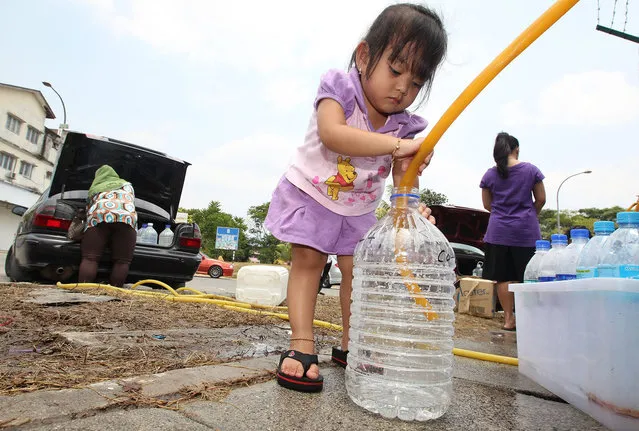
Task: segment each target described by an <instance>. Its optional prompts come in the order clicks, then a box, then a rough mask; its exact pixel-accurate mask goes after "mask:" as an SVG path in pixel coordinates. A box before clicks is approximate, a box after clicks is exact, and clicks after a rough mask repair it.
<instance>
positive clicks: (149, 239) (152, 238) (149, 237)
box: [142, 223, 158, 245]
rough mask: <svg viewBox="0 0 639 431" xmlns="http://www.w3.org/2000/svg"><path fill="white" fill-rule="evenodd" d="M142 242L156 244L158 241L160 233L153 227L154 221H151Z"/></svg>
mask: <svg viewBox="0 0 639 431" xmlns="http://www.w3.org/2000/svg"><path fill="white" fill-rule="evenodd" d="M142 242H143V243H144V244H150V245H155V244H157V243H158V233H157V232H156V231H155V228H154V227H153V223H149V224H148V225H147V227H146V229H145V230H144V233H143V234H142Z"/></svg>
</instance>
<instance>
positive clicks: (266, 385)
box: [0, 346, 605, 431]
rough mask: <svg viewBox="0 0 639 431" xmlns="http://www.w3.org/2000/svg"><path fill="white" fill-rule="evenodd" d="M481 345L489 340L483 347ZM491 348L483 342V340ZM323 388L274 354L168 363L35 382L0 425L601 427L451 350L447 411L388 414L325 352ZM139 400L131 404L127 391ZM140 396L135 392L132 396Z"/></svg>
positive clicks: (8, 403) (501, 368)
mask: <svg viewBox="0 0 639 431" xmlns="http://www.w3.org/2000/svg"><path fill="white" fill-rule="evenodd" d="M484 347H489V346H484ZM488 350H490V349H488ZM321 358H322V364H321V369H322V374H323V375H324V379H325V383H324V385H325V386H324V390H323V391H322V392H321V393H319V394H300V393H296V392H293V391H290V390H287V389H283V388H281V387H279V386H278V385H277V384H276V382H275V381H274V380H273V378H272V371H273V370H274V368H275V366H276V363H277V356H270V357H266V358H259V359H250V360H244V361H239V362H235V363H228V364H223V365H216V366H207V367H198V368H190V369H183V370H175V371H170V372H166V373H161V374H156V375H150V376H140V377H134V378H128V379H122V380H119V381H111V382H102V383H98V384H94V385H91V386H89V387H88V388H84V389H70V390H62V391H39V392H34V393H29V394H22V395H17V396H13V397H0V428H2V427H3V426H4V427H8V428H9V429H18V430H23V429H24V430H27V429H35V430H104V429H113V430H130V429H136V430H153V431H156V430H159V429H161V430H182V429H192V430H210V429H214V430H234V431H237V430H255V429H261V430H317V431H329V430H343V429H354V430H373V431H374V430H390V429H392V430H399V431H403V430H407V431H410V430H421V429H428V430H449V429H463V430H475V429H476V430H488V429H489V430H603V429H605V428H604V427H602V426H600V425H598V424H597V423H596V422H595V421H594V420H593V419H591V418H589V417H588V416H586V415H585V414H583V413H581V412H580V411H578V410H576V409H574V408H573V407H571V406H570V405H569V404H566V403H564V402H562V401H561V400H559V399H558V398H557V397H555V396H554V395H552V394H551V393H549V392H547V391H546V390H544V389H543V388H541V387H540V386H538V385H536V384H535V383H534V382H532V381H530V380H528V379H527V378H526V377H524V376H522V375H520V374H519V373H518V371H517V368H516V367H513V366H509V365H500V364H494V363H489V362H483V361H477V360H473V359H466V358H456V359H455V368H454V380H453V387H454V397H453V404H452V406H451V408H450V409H449V411H448V412H447V413H446V414H445V415H444V416H443V417H442V418H440V419H438V420H435V421H430V422H426V423H418V422H402V421H399V420H387V419H383V418H381V417H380V416H377V415H374V414H371V413H368V412H367V411H365V410H363V409H361V408H360V407H358V406H356V405H355V404H354V403H353V402H352V401H350V399H349V398H348V396H347V394H346V391H345V388H344V370H342V369H341V368H338V367H334V366H332V365H331V364H330V363H329V362H328V360H329V357H328V356H327V355H324V356H322V357H321ZM246 378H254V379H261V380H263V379H269V380H268V381H266V382H263V383H255V384H248V385H241V386H239V387H237V385H236V387H235V389H233V390H231V391H230V393H228V395H226V396H225V397H224V398H223V399H221V400H220V401H206V400H197V399H195V400H190V401H186V402H182V403H179V404H177V405H174V406H172V407H174V408H177V410H167V409H160V408H149V405H153V401H154V400H155V401H157V400H171V399H176V398H178V397H180V394H179V393H180V390H182V389H183V388H184V387H196V386H198V385H202V384H206V385H208V386H209V387H211V386H214V385H217V387H221V385H223V384H224V383H229V382H233V381H236V382H237V381H238V379H246ZM133 399H135V400H137V404H138V406H139V408H136V406H135V403H134V404H131V403H130V402H129V401H130V400H133ZM140 400H142V401H140Z"/></svg>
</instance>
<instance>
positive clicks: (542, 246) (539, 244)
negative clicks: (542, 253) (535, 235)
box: [535, 239, 550, 250]
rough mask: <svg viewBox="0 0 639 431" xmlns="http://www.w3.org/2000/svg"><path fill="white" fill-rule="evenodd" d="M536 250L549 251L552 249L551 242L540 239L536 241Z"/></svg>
mask: <svg viewBox="0 0 639 431" xmlns="http://www.w3.org/2000/svg"><path fill="white" fill-rule="evenodd" d="M535 248H536V249H537V250H548V249H550V242H549V241H546V240H545V239H539V240H537V241H535Z"/></svg>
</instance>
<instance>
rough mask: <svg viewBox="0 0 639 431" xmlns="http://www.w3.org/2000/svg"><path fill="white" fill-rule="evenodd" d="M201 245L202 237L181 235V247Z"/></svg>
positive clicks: (198, 246) (197, 246)
mask: <svg viewBox="0 0 639 431" xmlns="http://www.w3.org/2000/svg"><path fill="white" fill-rule="evenodd" d="M200 245H202V239H201V238H186V237H180V247H188V248H200Z"/></svg>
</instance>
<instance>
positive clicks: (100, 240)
mask: <svg viewBox="0 0 639 431" xmlns="http://www.w3.org/2000/svg"><path fill="white" fill-rule="evenodd" d="M107 239H108V232H107V229H106V226H105V223H100V224H98V225H97V226H95V227H90V228H88V229H87V230H86V231H85V232H84V236H83V237H82V243H81V244H80V251H81V252H82V261H81V262H80V270H79V274H78V282H79V283H93V282H94V281H95V278H96V276H97V274H98V263H99V262H100V257H102V252H103V251H104V247H105V246H106V242H107Z"/></svg>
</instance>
